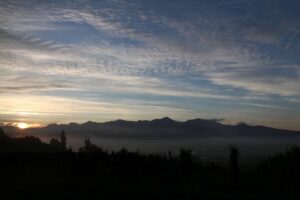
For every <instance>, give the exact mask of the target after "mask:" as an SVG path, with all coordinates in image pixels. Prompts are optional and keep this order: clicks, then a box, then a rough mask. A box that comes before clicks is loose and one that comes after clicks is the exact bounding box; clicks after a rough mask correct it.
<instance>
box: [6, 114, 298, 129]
mask: <svg viewBox="0 0 300 200" xmlns="http://www.w3.org/2000/svg"><path fill="white" fill-rule="evenodd" d="M164 119H168V120H171V121H174V122H178V123H185V122H188V121H194V120H203V121H213V122H216V123H219V124H222V125H226V126H238V125H247V126H251V127H267V128H272V129H279V130H286V131H295V132H300V130H294V129H280V128H275V127H271V126H265V125H261V124H249V123H247V122H242V121H241V122H237V123H230V122H228V121H226V120H225V119H204V118H192V119H186V120H176V119H173V118H171V117H161V118H153V119H138V120H126V119H114V120H108V121H93V120H87V121H83V122H73V121H70V122H66V123H55V122H53V123H48V124H44V125H41V124H30V123H26V122H15V123H0V127H16V128H19V129H24V130H25V129H31V128H47V127H48V126H51V125H57V126H68V125H70V124H76V125H84V124H86V123H89V122H91V123H97V124H105V123H110V122H117V121H125V122H152V121H155V120H164Z"/></svg>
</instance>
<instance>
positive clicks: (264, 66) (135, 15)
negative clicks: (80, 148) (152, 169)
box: [0, 0, 300, 130]
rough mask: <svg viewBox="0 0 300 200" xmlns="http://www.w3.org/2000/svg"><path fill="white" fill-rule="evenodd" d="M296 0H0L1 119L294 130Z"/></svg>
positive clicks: (298, 111)
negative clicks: (206, 122)
mask: <svg viewBox="0 0 300 200" xmlns="http://www.w3.org/2000/svg"><path fill="white" fill-rule="evenodd" d="M299 10H300V1H299V0H289V1H284V0H269V1H267V0H226V1H225V0H224V1H222V0H219V1H215V0H207V1H204V0H185V1H180V0H149V1H143V0H127V1H125V0H123V1H122V0H99V1H96V0H80V1H79V0H78V1H76V0H73V1H59V0H57V1H47V0H44V1H39V0H7V1H5V0H0V123H1V124H7V123H18V122H26V123H30V124H32V125H47V124H50V123H68V122H79V123H81V122H85V121H88V120H92V121H98V122H102V121H109V120H115V119H125V120H139V119H145V120H150V119H154V118H162V117H165V116H169V117H171V118H173V119H175V120H179V121H183V120H187V119H192V118H204V119H220V120H222V121H223V123H228V124H235V123H239V122H246V123H248V124H252V125H258V124H259V125H266V126H271V127H276V128H284V129H291V130H300V23H299V21H300V12H299Z"/></svg>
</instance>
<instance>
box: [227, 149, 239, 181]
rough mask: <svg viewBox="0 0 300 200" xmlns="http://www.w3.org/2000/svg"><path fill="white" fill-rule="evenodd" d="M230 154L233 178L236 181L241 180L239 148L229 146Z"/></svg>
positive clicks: (230, 168)
mask: <svg viewBox="0 0 300 200" xmlns="http://www.w3.org/2000/svg"><path fill="white" fill-rule="evenodd" d="M229 151H230V156H229V171H230V174H231V178H232V180H233V181H234V182H238V181H239V161H238V158H239V150H238V148H237V147H236V146H234V145H230V146H229Z"/></svg>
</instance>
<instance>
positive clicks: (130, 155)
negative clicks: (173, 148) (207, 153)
mask: <svg viewBox="0 0 300 200" xmlns="http://www.w3.org/2000/svg"><path fill="white" fill-rule="evenodd" d="M0 131H1V129H0ZM66 142H67V139H66V136H65V134H64V132H62V134H61V138H60V140H58V139H52V140H51V142H50V144H46V143H42V142H41V141H40V140H39V139H38V138H33V137H27V138H19V139H15V138H10V137H8V136H6V135H5V134H4V133H3V131H1V132H0V152H1V153H0V160H1V165H0V190H1V191H0V199H39V200H44V199H139V200H142V199H164V200H165V199H231V200H232V199H239V200H240V199H300V190H299V186H300V184H299V181H300V171H299V169H300V148H299V147H293V148H291V149H290V150H288V151H287V152H286V153H283V154H279V155H276V156H274V157H272V158H270V159H268V160H266V161H264V162H263V163H261V164H259V165H258V166H257V167H256V168H254V169H252V170H251V171H249V170H248V171H245V170H243V169H240V168H239V164H238V158H239V151H238V148H237V147H235V146H230V147H229V149H228V167H227V168H222V167H220V166H218V165H216V164H214V163H203V162H201V161H200V160H201V159H200V158H197V159H196V158H194V157H193V156H192V153H191V152H190V151H188V150H184V149H182V150H181V151H180V154H179V155H173V154H172V152H169V153H168V155H167V156H163V155H154V154H152V155H142V154H140V153H139V152H128V151H127V150H126V149H122V150H120V151H118V152H107V151H103V150H102V149H101V148H100V147H97V146H96V145H94V144H92V143H91V142H90V141H89V140H86V141H85V143H84V145H83V146H82V147H81V148H80V149H79V152H73V151H72V150H71V149H67V148H66V147H67V143H66Z"/></svg>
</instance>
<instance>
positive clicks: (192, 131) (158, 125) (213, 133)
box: [4, 117, 300, 139]
mask: <svg viewBox="0 0 300 200" xmlns="http://www.w3.org/2000/svg"><path fill="white" fill-rule="evenodd" d="M5 128H6V129H7V130H6V132H8V133H9V132H12V133H13V132H18V131H20V130H19V129H17V128H16V127H4V129H5ZM61 130H65V131H66V132H67V133H68V134H73V135H77V136H85V135H87V136H95V137H100V138H101V137H103V138H131V139H176V138H178V139H180V138H194V137H199V138H201V137H205V138H207V137H221V138H230V137H234V138H239V137H252V138H281V137H284V138H286V137H289V138H291V137H297V138H300V131H290V130H281V129H275V128H270V127H266V126H251V125H248V124H244V123H243V124H238V125H224V124H221V123H220V122H219V121H218V120H208V119H190V120H187V121H184V122H180V121H176V120H173V119H171V118H169V117H164V118H161V119H153V120H139V121H127V120H122V119H118V120H115V121H108V122H102V123H98V122H93V121H87V122H85V123H83V124H78V123H74V122H72V123H69V124H50V125H48V126H46V127H42V128H29V129H26V130H22V132H23V133H27V134H33V135H43V134H44V135H53V134H58V133H60V131H61Z"/></svg>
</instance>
